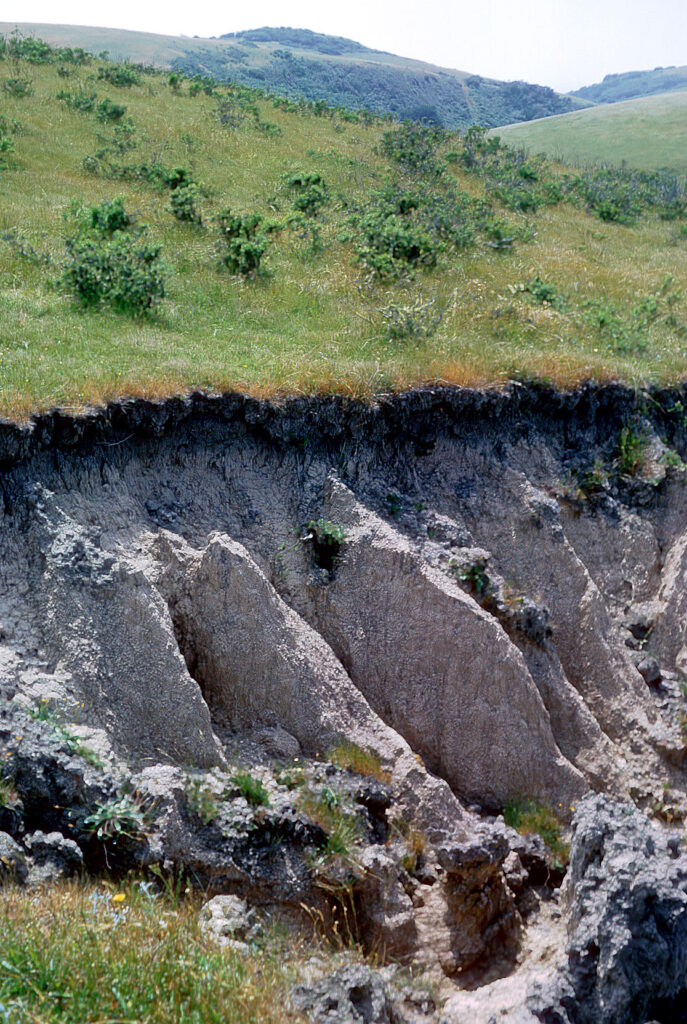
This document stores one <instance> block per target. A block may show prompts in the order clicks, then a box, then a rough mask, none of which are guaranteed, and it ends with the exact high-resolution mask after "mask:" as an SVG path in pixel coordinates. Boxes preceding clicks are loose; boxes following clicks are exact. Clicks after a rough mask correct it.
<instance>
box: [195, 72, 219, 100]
mask: <svg viewBox="0 0 687 1024" xmlns="http://www.w3.org/2000/svg"><path fill="white" fill-rule="evenodd" d="M216 88H217V82H216V81H215V80H214V78H213V77H212V75H194V76H193V78H192V79H191V81H190V82H189V86H188V94H189V96H197V95H198V93H200V92H203V93H205V95H206V96H213V95H214V93H215V89H216Z"/></svg>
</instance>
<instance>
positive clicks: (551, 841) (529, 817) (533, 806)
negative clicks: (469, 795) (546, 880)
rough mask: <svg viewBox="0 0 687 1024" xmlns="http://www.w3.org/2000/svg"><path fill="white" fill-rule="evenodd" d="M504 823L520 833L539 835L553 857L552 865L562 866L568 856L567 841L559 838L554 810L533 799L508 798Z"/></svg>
mask: <svg viewBox="0 0 687 1024" xmlns="http://www.w3.org/2000/svg"><path fill="white" fill-rule="evenodd" d="M503 817H504V820H505V822H506V825H510V827H511V828H514V829H515V830H516V831H517V832H520V833H522V834H525V835H526V834H530V833H535V834H536V835H540V836H541V837H542V839H543V840H544V842H545V843H546V845H547V846H548V848H549V850H550V851H551V856H552V858H553V863H554V867H556V868H564V867H565V866H566V865H567V863H568V858H569V856H570V847H569V845H568V843H566V842H564V840H563V839H562V838H561V831H562V826H561V822H560V819H559V818H558V816H557V815H556V813H555V811H554V810H553V809H552V808H551V807H548V806H547V805H546V804H541V803H537V802H536V801H535V800H525V801H523V800H509V801H508V803H507V804H506V806H505V807H504V809H503Z"/></svg>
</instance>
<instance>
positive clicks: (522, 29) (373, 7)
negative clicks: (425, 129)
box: [0, 0, 687, 92]
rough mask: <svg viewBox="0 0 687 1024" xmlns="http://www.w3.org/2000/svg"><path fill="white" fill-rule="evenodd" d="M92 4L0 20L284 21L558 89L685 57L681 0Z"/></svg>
mask: <svg viewBox="0 0 687 1024" xmlns="http://www.w3.org/2000/svg"><path fill="white" fill-rule="evenodd" d="M97 10H98V12H99V13H97V14H96V13H95V12H96V8H95V7H94V5H93V3H92V0H0V21H12V20H15V21H22V22H27V21H31V22H49V23H53V24H54V23H56V24H70V25H94V24H96V25H104V26H107V27H109V28H127V29H133V30H138V31H145V32H161V33H163V34H166V35H188V36H193V35H199V36H213V35H221V34H222V33H224V32H235V31H237V30H240V29H247V28H260V27H261V26H263V25H270V26H274V25H288V26H290V27H293V28H309V29H312V30H313V31H315V32H327V33H330V34H332V35H339V36H347V37H348V38H350V39H355V40H357V41H358V42H361V43H364V44H365V45H366V46H371V47H374V48H375V49H380V50H388V51H390V52H391V53H397V54H400V55H402V56H404V57H416V58H418V59H419V60H426V61H429V62H430V63H432V64H441V65H443V66H444V67H451V68H459V69H460V70H461V71H470V72H472V73H474V74H480V75H484V76H485V77H488V78H501V79H506V80H510V79H524V80H525V81H529V82H537V83H539V84H541V85H550V86H552V87H553V88H554V89H557V90H559V91H561V92H564V91H567V90H570V89H576V88H579V87H580V86H582V85H590V84H592V83H593V82H598V81H600V80H601V79H602V78H603V76H604V75H606V74H609V73H614V72H621V71H631V70H643V69H646V68H653V67H657V66H659V65H662V66H667V65H670V64H678V65H680V64H687V0H525V2H520V3H518V2H517V0H470V2H466V0H345V2H341V3H328V2H327V0H288V2H284V0H252V2H251V3H236V2H232V0H229V2H227V0H224V2H222V3H219V2H217V0H194V2H193V3H189V2H188V0H164V2H159V0H158V2H145V0H144V2H141V0H117V3H114V4H107V5H103V7H99V8H97ZM100 12H103V13H100Z"/></svg>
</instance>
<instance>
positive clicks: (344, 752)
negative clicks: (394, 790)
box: [327, 741, 391, 785]
mask: <svg viewBox="0 0 687 1024" xmlns="http://www.w3.org/2000/svg"><path fill="white" fill-rule="evenodd" d="M327 760H328V761H331V763H332V764H335V765H337V766H338V767H339V768H344V769H346V770H348V771H351V772H356V774H358V775H367V776H369V777H370V778H372V779H377V781H378V782H383V783H384V784H385V785H388V783H390V782H391V774H390V772H388V771H387V770H386V769H385V768H383V767H382V762H381V758H380V756H379V754H376V753H375V752H374V751H373V750H364V749H363V747H359V746H358V744H357V743H351V742H349V741H344V742H343V743H339V744H338V746H336V747H334V748H333V750H330V751H329V754H328V755H327Z"/></svg>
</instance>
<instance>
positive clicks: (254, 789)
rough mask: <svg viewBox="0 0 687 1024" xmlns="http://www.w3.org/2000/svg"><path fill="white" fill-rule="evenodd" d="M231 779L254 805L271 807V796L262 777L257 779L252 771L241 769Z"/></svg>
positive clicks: (242, 794)
mask: <svg viewBox="0 0 687 1024" xmlns="http://www.w3.org/2000/svg"><path fill="white" fill-rule="evenodd" d="M231 781H232V782H233V784H234V785H235V786H236V788H237V789H238V791H239V793H240V794H241V796H242V797H243V798H244V799H245V800H247V801H248V803H249V804H252V806H253V807H269V805H270V796H269V793H268V792H267V790H266V789H265V786H264V784H263V782H262V780H261V779H256V778H255V776H254V775H251V774H250V772H246V771H240V772H236V774H235V775H233V776H232V779H231Z"/></svg>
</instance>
